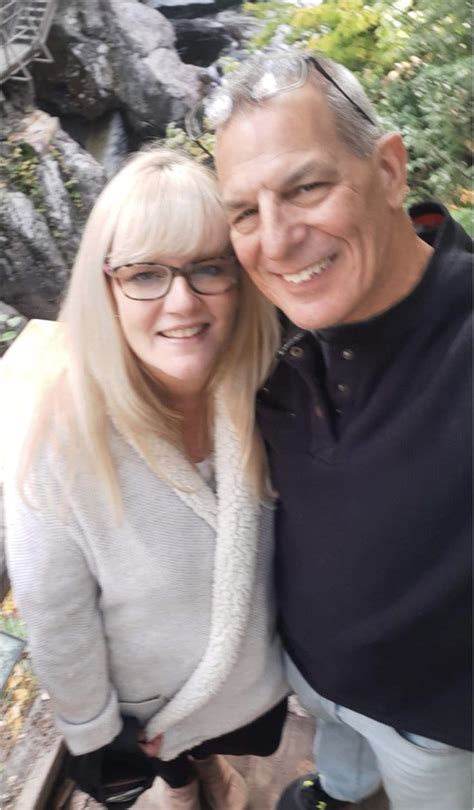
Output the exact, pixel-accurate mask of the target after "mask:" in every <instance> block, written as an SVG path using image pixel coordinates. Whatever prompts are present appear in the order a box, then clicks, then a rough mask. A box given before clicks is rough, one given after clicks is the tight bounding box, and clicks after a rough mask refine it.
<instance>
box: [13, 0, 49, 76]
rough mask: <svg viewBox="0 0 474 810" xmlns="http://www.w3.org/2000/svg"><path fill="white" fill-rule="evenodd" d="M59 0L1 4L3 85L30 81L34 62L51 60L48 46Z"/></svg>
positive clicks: (17, 0) (21, 1) (35, 0)
mask: <svg viewBox="0 0 474 810" xmlns="http://www.w3.org/2000/svg"><path fill="white" fill-rule="evenodd" d="M56 5H57V0H3V3H2V4H1V5H0V84H3V83H4V82H6V81H7V80H8V79H16V80H17V81H24V82H27V81H30V80H31V75H30V73H29V71H28V65H29V64H30V63H31V62H52V61H53V60H52V56H51V54H50V52H49V50H48V48H47V47H46V40H47V38H48V33H49V29H50V27H51V23H52V21H53V15H54V12H55V9H56Z"/></svg>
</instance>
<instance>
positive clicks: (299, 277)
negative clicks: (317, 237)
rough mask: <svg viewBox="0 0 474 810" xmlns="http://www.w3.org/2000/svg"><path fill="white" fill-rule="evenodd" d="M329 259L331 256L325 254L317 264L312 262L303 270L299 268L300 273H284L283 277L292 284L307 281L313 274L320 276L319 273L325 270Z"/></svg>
mask: <svg viewBox="0 0 474 810" xmlns="http://www.w3.org/2000/svg"><path fill="white" fill-rule="evenodd" d="M330 261H331V257H330V256H327V257H326V258H325V259H322V260H321V261H320V262H318V263H317V264H313V265H311V267H306V268H305V269H304V270H301V272H300V273H288V274H287V275H284V276H283V278H284V279H285V281H291V283H292V284H301V282H302V281H308V280H309V279H310V278H312V277H313V276H320V275H321V273H322V272H323V271H324V270H326V267H328V266H329V263H330Z"/></svg>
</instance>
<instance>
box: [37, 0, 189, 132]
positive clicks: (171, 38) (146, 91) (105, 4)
mask: <svg viewBox="0 0 474 810" xmlns="http://www.w3.org/2000/svg"><path fill="white" fill-rule="evenodd" d="M89 13H90V14H91V18H89V16H88V14H89ZM47 44H48V47H49V49H50V50H51V53H52V55H53V58H54V65H53V66H52V67H51V66H49V65H39V64H38V65H36V66H33V67H32V72H33V75H34V80H35V86H36V92H37V96H38V98H39V99H41V100H43V102H44V103H45V104H48V105H50V108H52V109H55V110H57V111H58V112H59V113H60V114H66V115H79V116H81V117H83V118H85V119H87V120H95V119H97V118H100V117H102V116H104V115H105V114H107V113H111V112H112V111H113V110H117V109H119V110H121V111H122V112H123V114H124V117H125V119H126V122H127V125H128V126H129V127H130V128H131V130H132V131H133V132H134V133H135V134H136V135H137V136H138V140H143V139H144V138H150V137H155V136H157V135H162V134H163V133H164V130H165V126H166V124H167V123H168V122H169V121H170V120H181V119H182V118H183V117H184V115H185V113H186V111H187V110H188V109H189V107H190V106H191V105H192V104H194V103H195V102H196V101H197V99H198V97H199V95H200V89H201V84H200V71H199V68H197V67H194V66H192V65H189V64H184V63H183V62H182V61H181V60H180V58H179V56H178V54H177V51H176V49H175V34H174V31H173V27H172V25H171V23H170V22H169V21H168V20H166V19H165V17H163V15H162V14H160V13H159V12H157V11H154V10H153V9H151V8H148V7H147V6H145V5H143V4H141V3H139V2H137V0H87V2H86V3H84V2H83V0H59V5H58V9H57V12H56V16H55V19H54V23H53V25H52V27H51V32H50V36H49V39H48V43H47Z"/></svg>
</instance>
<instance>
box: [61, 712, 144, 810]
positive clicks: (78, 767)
mask: <svg viewBox="0 0 474 810" xmlns="http://www.w3.org/2000/svg"><path fill="white" fill-rule="evenodd" d="M122 720H123V728H122V731H121V732H120V734H118V736H117V737H115V739H114V740H112V742H111V743H109V744H108V745H104V747H103V748H99V749H98V750H97V751H91V752H90V753H89V754H81V755H80V756H77V757H71V762H70V766H69V776H70V778H71V779H73V780H74V781H75V782H76V783H77V785H78V787H79V788H80V789H81V790H83V791H84V793H88V794H89V796H92V798H93V799H95V800H96V801H98V802H101V803H102V804H104V805H105V806H106V807H107V808H110V810H114V808H117V810H126V808H129V807H132V806H133V805H134V804H135V802H136V800H137V799H138V797H139V796H141V794H142V793H144V792H145V790H148V789H149V788H150V787H151V786H152V784H153V781H154V778H155V774H156V771H155V766H154V761H153V760H152V759H150V758H149V757H147V756H146V754H144V753H143V751H142V750H141V748H140V746H139V744H138V733H139V730H140V727H139V724H138V721H137V719H136V718H135V717H122Z"/></svg>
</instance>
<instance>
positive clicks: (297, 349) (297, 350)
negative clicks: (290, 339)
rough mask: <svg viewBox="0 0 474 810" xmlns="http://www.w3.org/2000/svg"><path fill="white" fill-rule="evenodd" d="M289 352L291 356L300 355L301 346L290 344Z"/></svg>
mask: <svg viewBox="0 0 474 810" xmlns="http://www.w3.org/2000/svg"><path fill="white" fill-rule="evenodd" d="M290 354H291V356H292V357H302V356H303V354H304V351H303V349H302V348H301V346H292V347H291V349H290Z"/></svg>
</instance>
